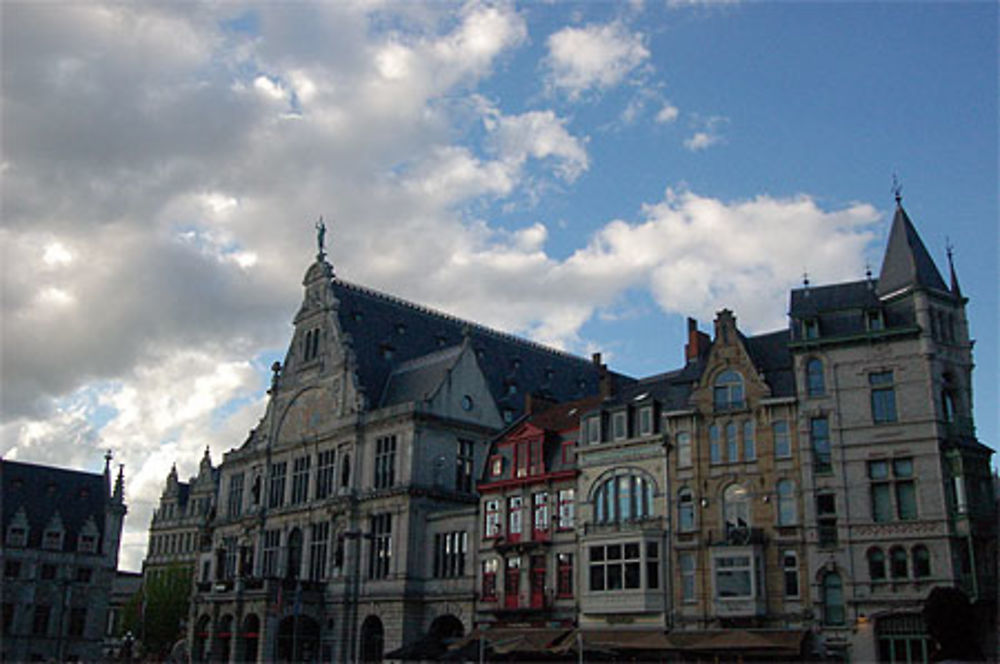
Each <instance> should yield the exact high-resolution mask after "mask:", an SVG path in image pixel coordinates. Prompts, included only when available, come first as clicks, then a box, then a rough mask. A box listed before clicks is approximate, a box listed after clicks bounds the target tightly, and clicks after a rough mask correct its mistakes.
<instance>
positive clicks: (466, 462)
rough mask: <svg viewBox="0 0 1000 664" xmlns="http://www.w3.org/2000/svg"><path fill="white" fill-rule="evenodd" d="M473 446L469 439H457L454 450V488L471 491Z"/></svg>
mask: <svg viewBox="0 0 1000 664" xmlns="http://www.w3.org/2000/svg"><path fill="white" fill-rule="evenodd" d="M474 453H475V448H474V447H473V445H472V441H471V440H459V441H458V449H457V450H456V451H455V490H456V491H461V492H463V493H472V468H473V459H474Z"/></svg>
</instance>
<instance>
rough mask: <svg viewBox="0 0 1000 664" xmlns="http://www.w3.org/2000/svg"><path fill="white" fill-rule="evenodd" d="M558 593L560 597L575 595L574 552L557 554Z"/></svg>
mask: <svg viewBox="0 0 1000 664" xmlns="http://www.w3.org/2000/svg"><path fill="white" fill-rule="evenodd" d="M556 594H557V595H558V596H559V597H572V596H573V554H572V553H560V554H557V555H556Z"/></svg>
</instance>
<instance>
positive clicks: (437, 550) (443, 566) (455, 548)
mask: <svg viewBox="0 0 1000 664" xmlns="http://www.w3.org/2000/svg"><path fill="white" fill-rule="evenodd" d="M468 549H469V539H468V534H467V533H466V532H465V531H464V530H456V531H454V532H450V533H437V534H435V535H434V570H433V572H434V578H436V579H451V578H455V577H459V576H465V558H466V554H467V553H468Z"/></svg>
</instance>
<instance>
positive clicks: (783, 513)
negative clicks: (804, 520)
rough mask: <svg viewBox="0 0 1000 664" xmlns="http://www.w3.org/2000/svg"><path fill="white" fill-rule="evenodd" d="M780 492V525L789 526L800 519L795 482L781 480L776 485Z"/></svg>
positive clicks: (777, 490)
mask: <svg viewBox="0 0 1000 664" xmlns="http://www.w3.org/2000/svg"><path fill="white" fill-rule="evenodd" d="M775 489H776V492H777V494H778V525H779V526H789V525H791V524H793V523H797V522H798V520H799V514H798V509H797V508H796V504H795V482H794V481H792V480H780V481H779V482H778V484H777V486H776V487H775Z"/></svg>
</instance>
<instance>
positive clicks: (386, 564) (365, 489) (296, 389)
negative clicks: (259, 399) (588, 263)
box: [190, 250, 611, 661]
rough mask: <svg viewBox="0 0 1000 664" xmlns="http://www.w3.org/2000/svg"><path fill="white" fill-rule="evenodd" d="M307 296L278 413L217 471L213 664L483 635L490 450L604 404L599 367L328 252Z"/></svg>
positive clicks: (351, 653)
mask: <svg viewBox="0 0 1000 664" xmlns="http://www.w3.org/2000/svg"><path fill="white" fill-rule="evenodd" d="M303 286H304V291H305V292H304V297H303V302H302V306H301V308H300V309H299V312H298V313H297V314H296V316H295V319H294V331H293V334H292V340H291V343H290V345H289V349H288V353H287V355H286V358H285V361H284V362H283V363H281V364H277V363H276V365H275V367H274V377H273V381H272V385H271V388H270V390H269V395H270V399H269V402H268V406H267V410H266V412H265V414H264V416H263V418H262V419H261V421H260V424H259V425H258V426H257V427H255V428H254V430H253V431H252V432H251V434H250V436H249V438H248V439H247V440H246V441H245V442H244V443H243V444H242V445H241V446H240V447H238V448H237V449H234V450H232V451H230V452H228V453H227V454H226V455H225V456H224V458H223V460H222V463H221V465H220V467H219V469H218V472H219V502H218V506H217V510H216V514H215V518H214V520H213V523H212V525H213V544H212V550H211V552H209V553H204V554H202V557H201V561H200V563H199V570H207V576H202V577H201V579H202V581H201V582H200V583H199V584H198V585H197V592H196V594H195V596H194V602H193V607H192V615H191V623H190V624H191V625H193V629H192V630H191V641H192V642H191V649H192V654H193V656H194V658H195V659H196V660H198V661H202V660H205V659H208V658H212V659H219V660H222V661H229V660H231V659H234V660H236V661H274V660H289V659H294V660H296V661H314V660H322V661H357V660H358V659H359V658H360V659H361V660H362V661H376V660H379V659H381V658H382V655H383V653H384V651H386V650H389V649H393V648H397V647H399V646H401V645H403V644H404V643H408V642H411V641H414V640H417V639H419V638H420V637H421V635H423V634H426V633H427V632H428V631H432V629H433V630H437V631H439V632H444V633H448V634H456V633H460V632H468V631H469V630H471V629H472V626H473V625H472V622H473V610H474V605H473V599H474V596H473V584H474V580H475V573H474V569H475V567H474V548H475V547H474V545H473V544H472V538H473V537H474V533H475V524H476V503H477V498H476V493H475V478H476V477H478V476H479V474H480V470H481V467H482V465H483V463H484V461H485V457H486V449H487V444H488V441H489V440H490V439H491V438H492V437H493V436H494V435H495V434H496V432H497V431H498V430H499V429H500V428H501V427H503V426H504V425H505V423H509V422H513V421H514V420H515V419H517V418H518V417H519V416H520V414H521V412H522V411H523V407H524V396H523V395H524V394H525V393H530V392H534V391H538V390H543V391H545V392H546V393H547V394H549V395H550V396H551V398H553V399H563V400H565V399H572V398H577V397H581V396H584V395H587V394H595V393H596V392H597V390H598V379H599V374H600V368H599V367H598V366H595V365H594V364H593V363H591V362H590V361H588V360H586V359H581V358H577V357H574V356H571V355H567V354H564V353H561V352H558V351H554V350H551V349H548V348H545V347H542V346H539V345H537V344H533V343H530V342H527V341H524V340H521V339H517V338H515V337H511V336H509V335H505V334H501V333H498V332H494V331H492V330H489V329H486V328H484V327H481V326H478V325H475V324H472V323H469V322H466V321H461V320H458V319H455V318H452V317H450V316H446V315H443V314H440V313H437V312H434V311H431V310H428V309H424V308H421V307H417V306H415V305H412V304H410V303H407V302H404V301H402V300H399V299H396V298H393V297H390V296H387V295H384V294H382V293H378V292H375V291H372V290H369V289H365V288H361V287H359V286H355V285H352V284H350V283H348V282H345V281H342V280H340V279H337V278H336V277H335V276H334V274H333V269H332V267H331V266H330V264H329V263H327V262H326V260H325V256H324V254H323V253H322V250H321V252H320V254H319V256H318V257H317V260H316V262H315V263H314V264H313V265H312V266H311V267H309V269H308V271H307V272H306V275H305V279H304V281H303ZM609 379H611V378H609ZM438 544H440V545H441V547H443V549H441V550H440V551H438V549H437V548H435V547H437V546H438ZM442 565H443V567H442Z"/></svg>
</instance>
